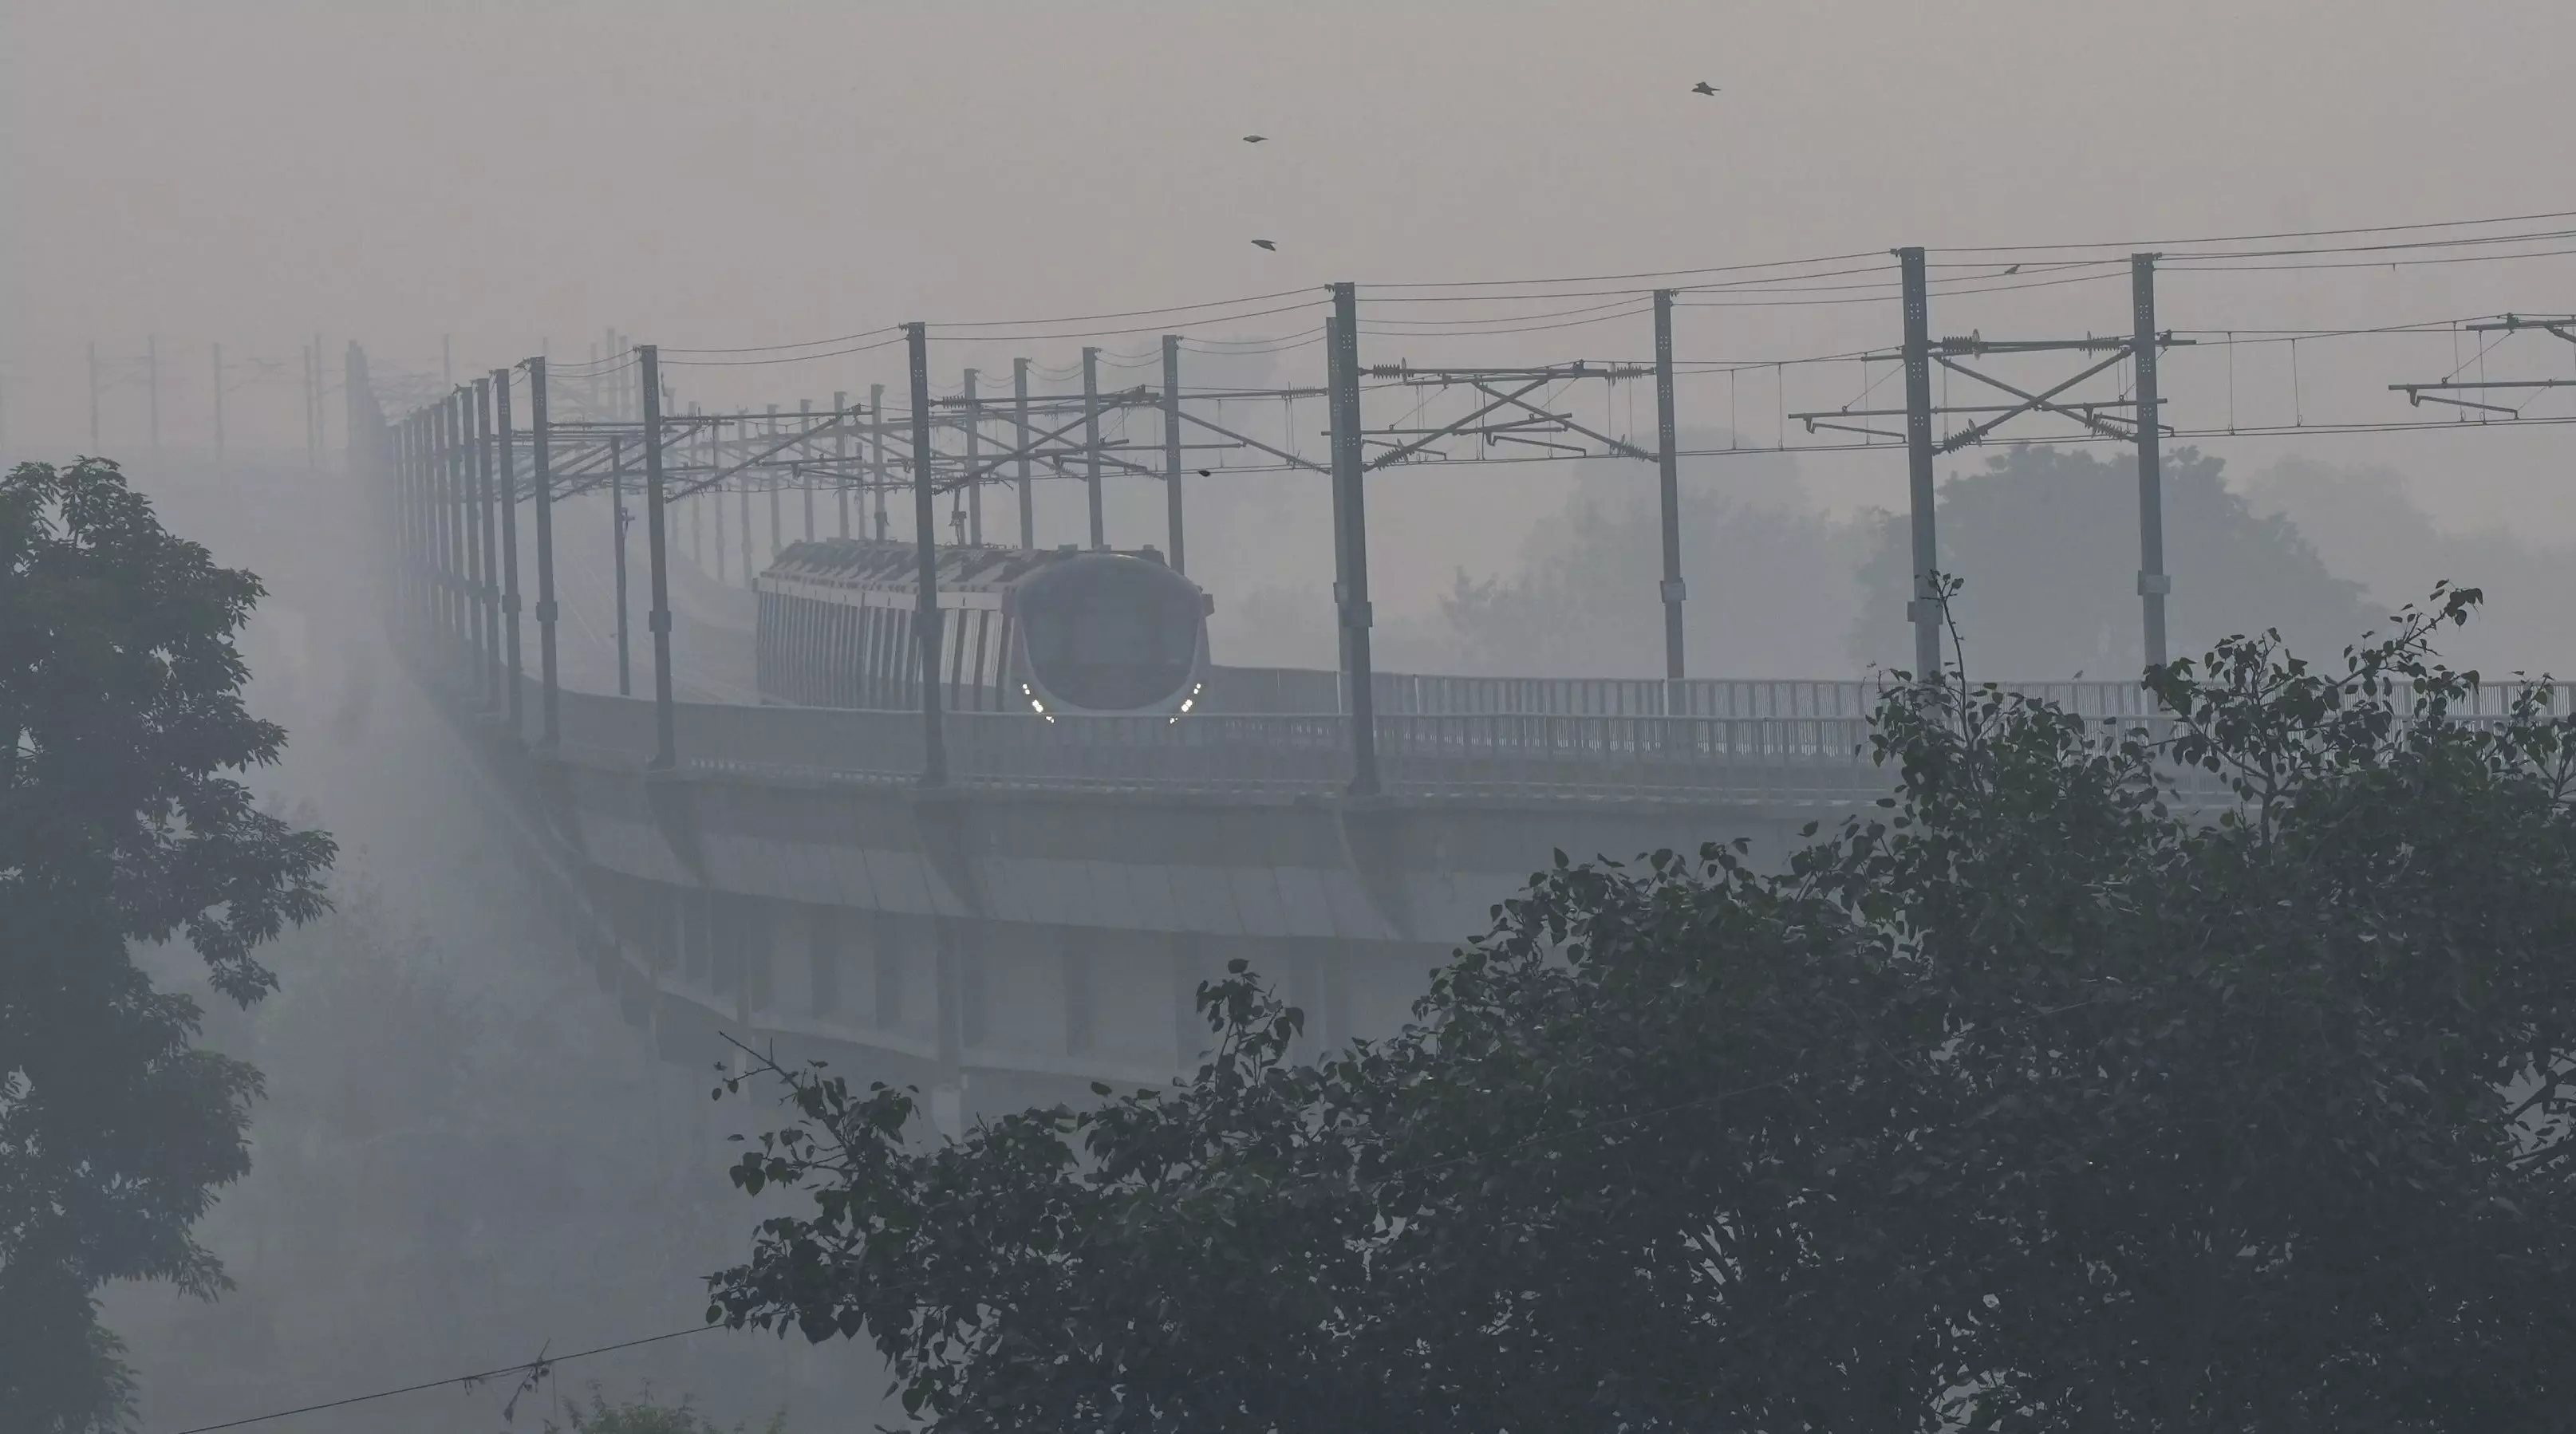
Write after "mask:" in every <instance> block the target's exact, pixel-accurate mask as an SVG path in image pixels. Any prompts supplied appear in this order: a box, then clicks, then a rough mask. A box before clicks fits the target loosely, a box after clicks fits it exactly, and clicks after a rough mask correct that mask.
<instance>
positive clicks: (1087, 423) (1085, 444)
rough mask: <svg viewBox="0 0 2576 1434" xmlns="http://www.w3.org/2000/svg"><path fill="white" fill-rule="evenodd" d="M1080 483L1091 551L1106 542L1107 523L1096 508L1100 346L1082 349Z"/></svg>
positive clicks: (1098, 474) (1107, 537)
mask: <svg viewBox="0 0 2576 1434" xmlns="http://www.w3.org/2000/svg"><path fill="white" fill-rule="evenodd" d="M1082 457H1083V464H1084V467H1083V477H1082V485H1083V488H1084V490H1085V496H1086V498H1087V499H1088V500H1089V502H1090V504H1091V547H1092V551H1094V552H1098V551H1099V550H1100V549H1102V548H1105V547H1108V546H1109V525H1108V524H1107V523H1106V522H1105V521H1103V519H1102V516H1101V511H1100V350H1098V349H1096V348H1086V349H1084V350H1083V351H1082Z"/></svg>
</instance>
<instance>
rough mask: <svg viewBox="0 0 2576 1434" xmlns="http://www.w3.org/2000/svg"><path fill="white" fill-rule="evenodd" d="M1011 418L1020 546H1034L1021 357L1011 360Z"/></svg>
mask: <svg viewBox="0 0 2576 1434" xmlns="http://www.w3.org/2000/svg"><path fill="white" fill-rule="evenodd" d="M1011 418H1012V421H1013V422H1015V423H1017V424H1018V425H1019V434H1020V441H1019V469H1020V472H1019V479H1020V546H1021V547H1023V548H1034V547H1036V546H1037V545H1038V508H1037V495H1036V494H1035V493H1034V492H1033V491H1031V489H1030V486H1029V477H1030V469H1031V466H1032V465H1031V461H1030V458H1029V361H1028V360H1027V359H1024V358H1015V359H1013V360H1011Z"/></svg>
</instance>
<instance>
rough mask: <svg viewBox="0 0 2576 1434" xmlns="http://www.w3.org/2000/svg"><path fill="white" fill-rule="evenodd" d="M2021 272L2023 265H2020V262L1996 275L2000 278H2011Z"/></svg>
mask: <svg viewBox="0 0 2576 1434" xmlns="http://www.w3.org/2000/svg"><path fill="white" fill-rule="evenodd" d="M2020 272H2021V266H2020V265H2019V264H2015V265H2013V266H2012V267H2011V268H2009V269H2006V270H2004V271H2003V272H2002V273H2000V274H1998V275H1996V276H1995V277H1996V278H1998V279H2009V278H2011V277H2012V276H2013V275H2015V274H2018V273H2020Z"/></svg>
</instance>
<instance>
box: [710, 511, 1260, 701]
mask: <svg viewBox="0 0 2576 1434" xmlns="http://www.w3.org/2000/svg"><path fill="white" fill-rule="evenodd" d="M937 551H938V569H937V584H938V603H939V609H940V612H941V619H940V622H941V629H942V630H941V633H940V646H941V649H942V656H941V662H940V671H941V674H942V676H941V679H940V680H941V682H942V684H943V690H942V692H941V694H940V695H941V697H942V699H943V705H945V706H946V707H948V708H949V710H951V711H961V712H1020V713H1027V714H1030V715H1031V716H1033V717H1043V718H1045V719H1046V720H1048V721H1050V722H1052V721H1054V720H1055V719H1056V718H1057V717H1060V716H1104V715H1120V716H1135V715H1156V716H1163V717H1168V718H1170V719H1171V720H1173V721H1175V722H1177V721H1179V720H1180V719H1181V718H1182V717H1184V716H1186V715H1188V714H1189V713H1190V712H1191V711H1193V710H1194V709H1195V708H1197V707H1198V706H1199V699H1200V697H1201V695H1202V694H1203V693H1204V692H1205V690H1206V683H1207V676H1208V639H1207V619H1208V614H1209V613H1211V612H1213V611H1215V609H1216V602H1215V599H1213V598H1211V597H1210V596H1209V595H1208V594H1207V592H1206V591H1205V590H1204V589H1202V588H1201V587H1200V586H1199V585H1198V584H1196V583H1194V582H1191V581H1190V580H1189V579H1188V578H1186V577H1183V576H1182V575H1181V574H1179V573H1177V572H1174V571H1173V570H1172V568H1171V566H1170V564H1168V563H1166V562H1165V561H1164V560H1163V556H1162V554H1160V553H1158V552H1156V551H1155V550H1154V549H1152V548H1150V547H1149V548H1141V549H1138V550H1137V551H1135V552H1111V551H1102V550H1093V551H1084V550H1082V549H1079V548H1075V547H1072V546H1067V547H1063V548H1057V549H1052V550H1049V549H1032V548H999V547H967V546H958V547H942V548H940V549H938V550H937ZM919 563H920V555H919V552H918V550H917V549H915V548H914V547H913V545H912V544H910V543H903V542H891V541H882V540H878V539H872V538H818V539H809V540H807V541H805V542H801V543H795V544H791V545H790V546H788V547H787V548H785V549H783V550H781V551H780V553H779V554H778V558H777V560H776V561H775V562H773V563H771V564H770V566H769V568H768V570H767V571H766V572H763V573H762V574H761V575H760V578H759V581H758V584H757V587H758V590H759V594H760V613H759V626H758V637H757V654H756V665H757V669H758V683H759V690H760V697H761V700H762V701H764V702H769V703H776V704H782V705H791V706H803V707H874V708H910V707H917V706H919V705H920V702H921V652H920V648H919V646H918V644H917V642H916V640H915V637H914V622H915V610H916V609H915V603H916V601H917V597H918V594H919V592H920V568H919Z"/></svg>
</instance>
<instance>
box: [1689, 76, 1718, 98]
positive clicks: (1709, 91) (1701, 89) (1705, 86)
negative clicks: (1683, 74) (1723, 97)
mask: <svg viewBox="0 0 2576 1434" xmlns="http://www.w3.org/2000/svg"><path fill="white" fill-rule="evenodd" d="M1691 93H1692V94H1695V95H1713V94H1716V93H1717V86H1715V85H1712V84H1710V83H1709V82H1708V81H1706V80H1702V81H1700V82H1699V83H1698V84H1695V85H1693V86H1691Z"/></svg>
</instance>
